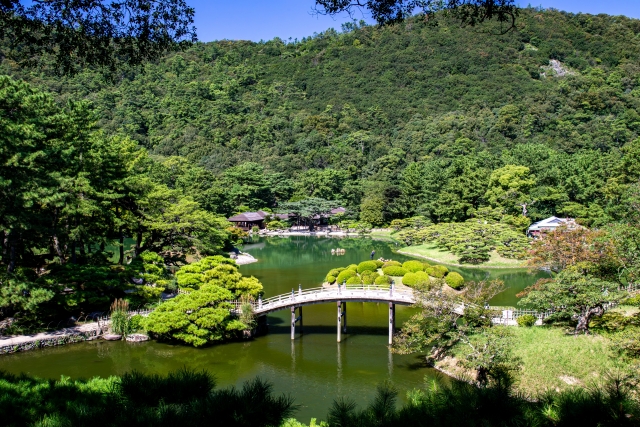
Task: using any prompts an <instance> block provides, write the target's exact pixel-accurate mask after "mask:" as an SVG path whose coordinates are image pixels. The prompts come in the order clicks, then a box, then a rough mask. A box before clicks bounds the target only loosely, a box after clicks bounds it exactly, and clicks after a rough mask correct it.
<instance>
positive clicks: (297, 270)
mask: <svg viewBox="0 0 640 427" xmlns="http://www.w3.org/2000/svg"><path fill="white" fill-rule="evenodd" d="M337 247H340V248H344V249H346V253H345V255H341V256H336V255H331V249H332V248H337ZM396 248H397V247H396V245H395V243H389V242H384V241H376V240H371V239H365V238H358V239H356V238H343V239H338V238H322V237H309V236H304V237H286V238H285V237H283V238H279V237H271V238H257V239H255V240H254V241H253V242H252V243H249V244H247V245H245V247H244V248H243V251H245V252H249V253H251V254H252V255H254V256H255V257H256V258H257V259H258V260H259V262H257V263H254V264H249V265H245V266H242V267H240V270H241V272H242V273H243V274H245V275H253V276H255V277H257V278H258V279H260V280H261V281H262V283H263V285H264V288H265V296H266V297H269V296H273V295H278V294H281V293H285V292H291V289H292V288H295V289H297V288H298V284H301V285H302V287H303V288H311V287H317V286H319V285H320V283H321V282H322V280H323V278H324V276H325V275H326V273H327V271H328V270H329V269H331V268H335V267H340V266H346V265H348V264H352V263H358V262H360V261H363V260H365V259H368V258H369V254H370V253H371V251H372V250H375V251H376V258H377V257H384V258H392V259H394V260H397V261H406V260H408V259H411V258H410V257H407V256H404V255H400V254H395V253H394V250H395V249H396ZM451 270H455V271H458V272H460V273H461V274H462V275H463V276H464V277H465V278H467V279H469V280H479V279H485V278H500V279H502V280H504V281H505V283H506V284H507V285H508V286H509V289H508V290H507V291H505V292H504V293H502V294H500V295H498V296H497V297H496V298H495V299H494V300H493V301H492V303H493V304H495V305H514V304H515V303H516V301H517V299H516V297H515V295H516V293H518V292H519V291H520V290H522V289H524V287H526V286H528V285H531V284H533V283H534V282H535V280H537V278H538V277H542V273H538V274H528V272H527V271H526V270H505V269H501V270H497V269H496V270H480V269H464V268H455V267H451ZM303 311H304V313H303V315H304V334H303V335H300V334H297V336H296V339H295V341H291V339H290V335H289V334H290V329H289V318H290V317H289V316H290V313H289V312H286V311H281V312H278V313H275V314H273V315H270V316H269V317H268V323H269V333H268V334H267V335H265V336H262V337H258V338H256V339H254V340H252V341H246V342H236V343H228V344H222V345H216V346H212V347H209V348H205V349H194V348H190V347H186V346H179V345H169V344H160V343H156V342H146V343H137V344H131V343H126V342H105V341H91V342H87V343H81V344H74V345H68V346H63V347H57V348H50V349H43V350H38V351H32V352H25V353H18V354H14V355H8V356H2V357H0V369H2V370H5V371H8V372H13V373H20V372H25V373H27V374H29V375H34V376H38V377H43V378H59V377H60V376H61V375H65V376H70V377H72V378H88V377H93V376H109V375H114V374H122V373H124V372H127V371H130V370H133V369H137V370H140V371H143V372H148V373H166V372H168V371H171V370H174V369H178V368H181V367H183V366H186V367H189V368H194V369H206V370H208V371H210V372H211V373H213V374H214V375H215V376H216V378H217V380H218V385H219V386H229V385H235V386H239V385H241V384H242V383H243V382H244V381H246V380H248V379H251V378H254V377H256V376H260V377H262V378H264V379H267V380H269V381H270V382H272V383H273V385H274V390H275V391H276V392H278V393H288V394H291V395H292V396H293V397H295V400H296V403H297V404H299V405H300V409H299V410H298V412H297V413H296V417H297V418H299V419H301V420H307V421H308V419H309V418H311V417H318V418H324V417H325V415H326V413H327V409H328V408H329V406H330V405H331V402H332V401H333V400H334V399H335V398H336V397H339V396H349V397H351V398H353V399H355V400H356V402H358V403H360V404H364V403H366V402H368V401H370V399H371V398H372V397H373V396H374V395H375V389H376V386H377V385H379V384H381V383H382V382H384V381H390V382H391V383H392V384H393V385H394V386H395V387H396V388H397V389H398V390H399V392H400V397H401V399H403V398H404V395H405V393H406V391H407V390H410V389H413V388H415V387H420V386H421V385H422V384H424V379H425V377H433V376H434V375H435V372H434V371H433V370H432V369H429V368H427V367H426V366H425V365H424V363H423V362H422V360H423V358H422V357H421V356H420V355H410V356H399V355H391V354H390V353H389V351H388V349H387V347H386V345H387V333H388V329H387V327H388V323H387V322H388V317H387V316H388V307H387V306H386V305H385V304H375V303H349V305H348V309H347V314H348V331H347V334H346V336H345V335H343V338H342V339H343V341H342V342H341V343H339V344H338V343H337V342H336V306H335V304H319V305H312V306H306V307H304V310H303ZM411 313H412V309H411V308H409V307H400V306H399V307H397V311H396V326H397V327H399V326H400V325H402V322H404V321H405V320H406V319H407V318H408V317H409V316H410V315H411Z"/></svg>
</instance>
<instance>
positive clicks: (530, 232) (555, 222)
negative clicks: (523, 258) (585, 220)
mask: <svg viewBox="0 0 640 427" xmlns="http://www.w3.org/2000/svg"><path fill="white" fill-rule="evenodd" d="M563 225H565V226H567V228H569V229H574V228H576V227H579V225H578V224H576V221H575V220H574V219H573V218H558V217H555V216H552V217H549V218H547V219H543V220H542V221H538V222H534V223H533V224H531V225H530V226H529V228H528V229H527V236H529V237H537V236H539V235H540V233H544V232H548V231H553V230H555V229H556V228H558V227H561V226H563Z"/></svg>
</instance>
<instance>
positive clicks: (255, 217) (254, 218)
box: [228, 212, 264, 222]
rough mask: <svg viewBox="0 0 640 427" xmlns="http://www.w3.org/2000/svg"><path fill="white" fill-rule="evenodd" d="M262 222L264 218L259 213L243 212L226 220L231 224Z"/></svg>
mask: <svg viewBox="0 0 640 427" xmlns="http://www.w3.org/2000/svg"><path fill="white" fill-rule="evenodd" d="M263 220H264V216H263V215H262V214H261V213H259V212H245V213H241V214H238V215H234V216H232V217H231V218H229V219H228V221H231V222H242V221H246V222H259V221H263Z"/></svg>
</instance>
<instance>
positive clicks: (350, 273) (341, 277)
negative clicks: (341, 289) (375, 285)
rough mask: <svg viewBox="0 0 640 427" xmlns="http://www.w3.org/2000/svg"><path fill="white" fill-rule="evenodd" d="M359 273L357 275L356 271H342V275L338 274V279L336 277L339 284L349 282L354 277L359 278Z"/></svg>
mask: <svg viewBox="0 0 640 427" xmlns="http://www.w3.org/2000/svg"><path fill="white" fill-rule="evenodd" d="M357 275H358V273H356V272H355V271H354V270H344V271H341V272H340V274H338V277H336V281H337V282H338V283H342V282H344V281H345V280H349V279H351V278H352V277H354V276H357Z"/></svg>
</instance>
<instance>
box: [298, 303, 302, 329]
mask: <svg viewBox="0 0 640 427" xmlns="http://www.w3.org/2000/svg"><path fill="white" fill-rule="evenodd" d="M298 319H300V334H302V306H300V307H298Z"/></svg>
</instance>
